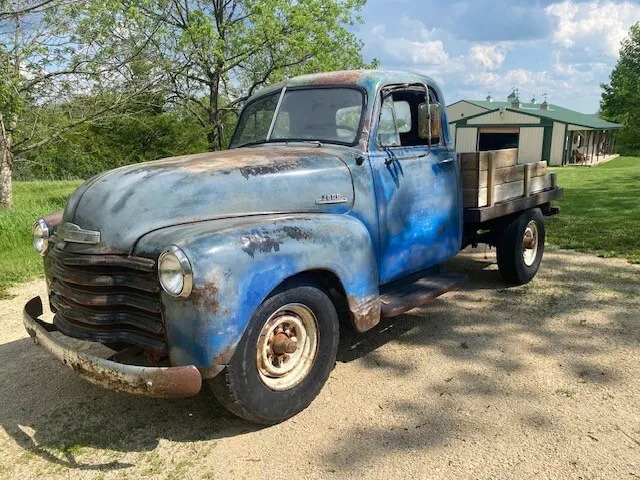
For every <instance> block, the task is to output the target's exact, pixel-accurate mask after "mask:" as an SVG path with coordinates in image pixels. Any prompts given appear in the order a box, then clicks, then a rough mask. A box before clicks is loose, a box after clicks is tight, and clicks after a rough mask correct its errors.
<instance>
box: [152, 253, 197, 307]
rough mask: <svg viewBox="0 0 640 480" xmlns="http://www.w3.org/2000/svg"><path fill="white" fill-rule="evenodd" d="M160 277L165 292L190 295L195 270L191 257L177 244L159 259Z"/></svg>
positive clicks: (175, 294)
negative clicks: (193, 269)
mask: <svg viewBox="0 0 640 480" xmlns="http://www.w3.org/2000/svg"><path fill="white" fill-rule="evenodd" d="M158 279H159V280H160V285H162V288H163V289H164V291H165V292H167V293H168V294H169V295H172V296H174V297H188V296H189V294H190V293H191V288H192V287H193V271H192V270H191V263H189V259H188V258H187V256H186V255H185V254H184V252H183V251H182V250H180V249H179V248H178V247H176V246H175V245H172V246H171V247H169V249H168V250H166V251H165V252H163V253H162V254H161V255H160V258H159V259H158Z"/></svg>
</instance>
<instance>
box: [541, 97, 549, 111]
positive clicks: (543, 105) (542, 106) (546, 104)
mask: <svg viewBox="0 0 640 480" xmlns="http://www.w3.org/2000/svg"><path fill="white" fill-rule="evenodd" d="M542 96H543V97H544V102H542V103H541V104H540V110H549V103H547V94H546V93H545V94H543V95H542Z"/></svg>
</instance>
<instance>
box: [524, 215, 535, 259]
mask: <svg viewBox="0 0 640 480" xmlns="http://www.w3.org/2000/svg"><path fill="white" fill-rule="evenodd" d="M537 255H538V224H537V223H536V221H535V220H531V221H530V222H529V223H528V224H527V228H525V229H524V238H523V240H522V259H523V260H524V264H525V265H526V266H527V267H530V266H531V265H533V263H534V262H535V261H536V256H537Z"/></svg>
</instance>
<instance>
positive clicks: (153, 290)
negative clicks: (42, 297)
mask: <svg viewBox="0 0 640 480" xmlns="http://www.w3.org/2000/svg"><path fill="white" fill-rule="evenodd" d="M54 244H55V243H54ZM45 261H46V268H47V272H48V277H49V280H50V296H49V299H50V303H51V307H52V310H53V311H54V312H55V316H54V319H53V323H54V324H55V325H56V327H58V329H59V330H60V331H61V332H62V333H64V334H65V335H68V336H70V337H74V338H79V339H82V340H90V341H94V342H100V343H105V344H109V343H125V344H129V345H136V346H140V347H143V348H145V349H148V350H152V351H154V352H157V353H161V354H164V353H166V352H167V345H166V342H165V329H164V324H163V322H162V304H161V302H160V285H159V283H158V280H157V276H156V263H155V262H154V261H153V260H151V259H148V258H143V257H133V256H125V255H93V254H74V253H67V252H64V251H62V250H61V249H60V248H58V247H57V246H56V247H54V248H53V249H52V250H51V251H50V252H49V254H48V255H47V257H46V260H45Z"/></svg>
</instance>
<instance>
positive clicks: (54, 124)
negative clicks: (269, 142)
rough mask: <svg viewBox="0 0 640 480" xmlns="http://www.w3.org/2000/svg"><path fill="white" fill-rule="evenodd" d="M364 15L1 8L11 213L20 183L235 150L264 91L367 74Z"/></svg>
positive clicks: (230, 7) (269, 7)
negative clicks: (329, 74) (242, 124)
mask: <svg viewBox="0 0 640 480" xmlns="http://www.w3.org/2000/svg"><path fill="white" fill-rule="evenodd" d="M365 1H366V0H0V123H1V124H3V125H4V127H5V128H4V129H1V128H0V137H2V138H0V147H2V148H1V149H2V152H0V154H2V155H0V159H4V161H1V162H0V204H5V205H6V204H9V203H10V202H11V195H10V192H11V184H10V180H11V176H12V173H14V174H15V173H16V172H17V175H18V176H19V177H21V178H24V177H31V176H36V177H40V178H42V177H46V178H51V177H63V178H65V177H76V176H84V175H89V174H91V173H94V172H95V171H98V170H102V169H106V168H109V167H112V166H116V165H120V164H124V163H130V162H133V161H139V160H147V159H152V158H158V157H161V156H166V155H170V154H177V153H182V152H191V151H194V150H195V149H200V150H203V149H218V148H223V147H225V146H226V144H227V141H228V139H229V137H230V135H231V133H232V129H233V126H234V125H235V122H236V119H237V112H238V109H239V107H240V106H241V104H242V103H243V102H244V100H246V99H247V98H248V97H249V96H250V95H251V94H252V93H254V92H255V91H256V90H257V89H259V88H260V87H262V86H264V85H266V84H269V83H272V82H275V81H278V80H281V79H283V78H284V77H286V76H291V75H296V74H302V73H310V72H316V71H326V70H338V69H345V68H361V67H366V66H368V65H367V64H366V63H365V62H364V60H363V58H362V56H361V54H360V51H361V48H362V43H361V42H360V41H359V40H358V39H357V38H356V37H355V35H354V34H353V33H352V31H351V30H350V27H351V26H353V25H354V24H356V23H358V22H360V21H361V19H360V17H359V11H360V10H361V8H362V7H363V5H364V4H365ZM370 65H371V66H373V65H375V61H374V62H373V63H372V64H370ZM2 132H4V135H3V133H2ZM180 132H182V134H181V135H180ZM169 139H171V140H169ZM14 165H16V166H17V167H16V168H15V172H14ZM7 173H8V175H7Z"/></svg>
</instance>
